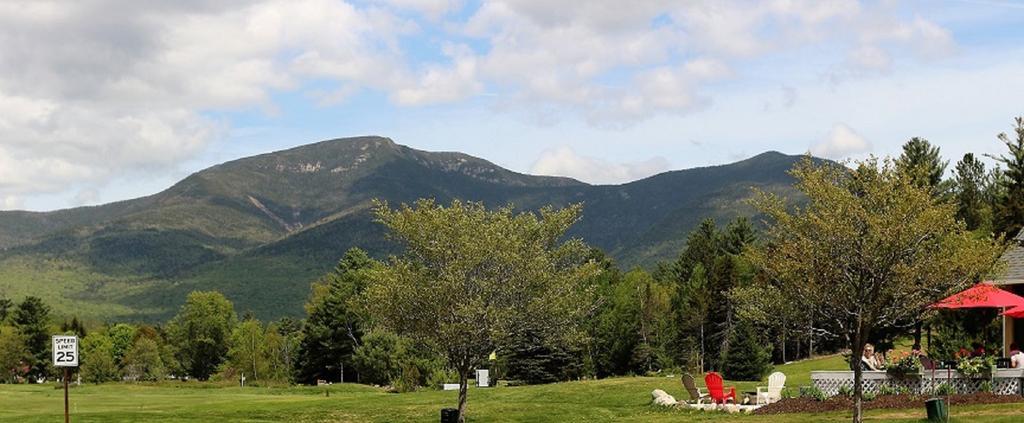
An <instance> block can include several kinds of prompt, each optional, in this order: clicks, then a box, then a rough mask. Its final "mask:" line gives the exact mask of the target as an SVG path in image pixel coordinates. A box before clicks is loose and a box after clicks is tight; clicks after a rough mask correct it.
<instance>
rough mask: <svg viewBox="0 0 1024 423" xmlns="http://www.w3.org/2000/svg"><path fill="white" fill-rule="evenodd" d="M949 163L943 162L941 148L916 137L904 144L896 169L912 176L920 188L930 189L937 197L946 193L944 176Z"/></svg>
mask: <svg viewBox="0 0 1024 423" xmlns="http://www.w3.org/2000/svg"><path fill="white" fill-rule="evenodd" d="M948 164H949V162H944V161H942V156H941V155H940V154H939V147H937V146H934V145H932V144H931V143H930V142H928V140H926V139H924V138H918V137H914V138H911V139H910V141H907V143H906V144H903V154H902V155H900V157H899V158H898V159H896V168H897V169H898V170H899V171H900V172H903V173H906V174H908V175H910V176H911V178H912V179H913V180H914V182H915V183H917V185H918V186H920V187H928V188H930V189H931V190H932V194H933V195H935V196H938V195H941V194H942V193H944V192H946V188H945V187H944V186H943V184H942V175H943V174H944V173H945V172H946V166H947V165H948Z"/></svg>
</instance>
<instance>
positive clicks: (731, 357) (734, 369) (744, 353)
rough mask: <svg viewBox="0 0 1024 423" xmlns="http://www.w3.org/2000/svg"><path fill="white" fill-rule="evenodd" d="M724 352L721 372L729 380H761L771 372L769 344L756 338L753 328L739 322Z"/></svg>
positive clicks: (748, 323)
mask: <svg viewBox="0 0 1024 423" xmlns="http://www.w3.org/2000/svg"><path fill="white" fill-rule="evenodd" d="M730 338H731V340H730V342H729V349H728V350H726V351H725V356H724V358H725V360H724V363H723V366H722V372H723V373H724V374H725V378H726V379H729V380H761V379H762V378H763V377H764V376H765V375H767V374H768V372H770V371H771V370H772V362H771V359H772V353H771V347H770V345H771V344H770V343H768V342H764V341H763V340H762V339H760V338H759V337H758V333H757V331H755V330H754V326H753V325H752V324H751V323H750V322H748V321H746V320H741V321H739V323H738V324H737V326H736V330H735V331H733V333H732V336H730Z"/></svg>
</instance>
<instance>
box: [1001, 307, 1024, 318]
mask: <svg viewBox="0 0 1024 423" xmlns="http://www.w3.org/2000/svg"><path fill="white" fill-rule="evenodd" d="M1003 316H1007V317H1012V318H1014V319H1024V306H1017V307H1014V308H1011V309H1009V310H1006V312H1005V313H1003Z"/></svg>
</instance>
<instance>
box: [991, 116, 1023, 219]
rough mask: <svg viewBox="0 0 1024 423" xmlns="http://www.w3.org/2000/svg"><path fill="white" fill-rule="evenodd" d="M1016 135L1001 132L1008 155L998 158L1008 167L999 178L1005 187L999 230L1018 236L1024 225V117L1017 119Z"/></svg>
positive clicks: (997, 215)
mask: <svg viewBox="0 0 1024 423" xmlns="http://www.w3.org/2000/svg"><path fill="white" fill-rule="evenodd" d="M1013 129H1014V135H1013V136H1010V135H1006V134H1005V133H1002V134H999V140H1000V141H1002V142H1003V144H1005V145H1006V148H1007V149H1008V150H1009V152H1008V154H1006V155H1002V156H995V157H994V158H995V159H996V160H997V161H999V162H1000V163H1002V164H1004V165H1005V166H1006V170H1005V171H1003V172H1002V174H1001V175H1000V176H1001V177H1000V178H999V179H998V181H999V183H1000V185H1001V187H1002V190H1001V195H999V200H998V202H997V203H996V209H995V226H996V233H998V234H1001V235H1005V236H1006V237H1007V238H1012V237H1015V236H1017V233H1018V232H1020V229H1021V228H1022V227H1024V116H1021V117H1017V118H1016V119H1014V128H1013Z"/></svg>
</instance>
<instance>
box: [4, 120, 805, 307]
mask: <svg viewBox="0 0 1024 423" xmlns="http://www.w3.org/2000/svg"><path fill="white" fill-rule="evenodd" d="M799 159H800V157H798V156H787V155H783V154H780V153H775V152H769V153H764V154H761V155H758V156H755V157H753V158H750V159H747V160H744V161H740V162H737V163H733V164H729V165H723V166H714V167H705V168H697V169H688V170H680V171H673V172H666V173H662V174H659V175H655V176H652V177H650V178H646V179H642V180H639V181H635V182H630V183H627V184H622V185H589V184H585V183H582V182H579V181H576V180H573V179H569V178H559V177H547V176H533V175H525V174H521V173H517V172H513V171H510V170H507V169H504V168H502V167H500V166H497V165H495V164H493V163H490V162H488V161H486V160H483V159H480V158H476V157H472V156H468V155H465V154H461V153H449V152H425V151H419V150H415V149H412V148H409V147H405V146H402V145H398V144H396V143H394V142H393V141H391V140H390V139H387V138H381V137H359V138H346V139H336V140H330V141H324V142H319V143H315V144H309V145H305V146H301V147H297V148H293V149H290V150H285V151H279V152H274V153H268V154H262V155H258V156H254V157H248V158H243V159H239V160H235V161H231V162H227V163H223V164H220V165H217V166H213V167H211V168H208V169H205V170H203V171H200V172H197V173H195V174H193V175H191V176H189V177H187V178H185V179H184V180H182V181H180V182H179V183H177V184H175V185H174V186H172V187H170V188H168V189H167V190H165V191H163V192H160V193H158V194H154V195H151V196H148V197H143V198H138V199H133V200H128V201H122V202H117V203H111V204H106V205H102V206H95V207H80V208H74V209H67V210H60V211H54V212H45V213H38V212H21V211H7V212H0V294H5V295H7V296H12V297H19V296H23V295H28V294H35V295H45V296H48V297H50V298H53V299H54V300H53V302H54V303H55V304H57V305H58V306H62V305H66V306H68V308H69V309H71V310H76V311H74V313H77V314H80V315H83V316H91V317H95V318H106V317H118V318H136V319H139V320H149V319H158V318H162V317H165V316H167V315H168V314H171V313H173V312H174V310H175V309H176V307H177V306H178V305H179V304H180V303H181V302H182V301H183V299H184V295H185V293H187V292H188V291H191V290H195V289H204V290H206V289H216V290H220V291H222V292H225V293H226V294H227V295H228V296H229V297H230V298H231V299H232V300H234V301H235V302H236V305H237V308H238V310H239V311H246V310H252V311H254V312H255V313H256V314H257V315H258V316H260V317H264V318H273V317H279V316H282V315H296V314H299V313H301V310H302V307H301V306H302V303H303V301H304V299H305V298H306V296H307V295H308V288H309V284H310V282H311V281H312V280H313V279H315V278H316V277H317V276H319V275H320V274H322V273H323V272H325V271H326V270H328V269H329V268H331V267H332V266H333V265H334V264H335V262H336V261H337V259H338V258H339V257H340V256H341V255H342V254H343V253H344V251H345V250H346V249H348V248H349V247H353V246H358V247H361V248H363V249H366V250H367V251H369V252H370V253H371V254H373V255H375V256H378V257H382V256H384V255H386V254H388V253H391V252H395V251H396V246H394V245H392V244H390V243H389V242H388V241H387V240H386V238H385V236H384V232H383V228H381V227H380V225H378V224H376V223H374V222H373V219H372V216H371V215H370V213H369V206H370V203H371V201H372V200H373V199H375V198H378V199H382V200H386V201H388V202H389V203H391V204H392V205H398V204H400V203H409V202H412V201H415V200H416V199H417V198H422V197H431V198H434V199H436V200H437V201H439V202H441V203H446V202H449V201H451V200H452V199H456V198H458V199H464V200H472V201H483V202H484V203H486V204H487V205H494V206H497V205H504V204H509V203H512V204H514V205H515V206H516V207H517V208H519V209H522V210H535V209H537V208H539V207H542V206H544V205H548V204H551V205H555V206H564V205H567V204H571V203H577V202H582V203H584V214H583V219H582V221H581V222H580V223H578V224H577V225H576V226H575V227H574V228H573V229H572V231H571V235H572V236H578V237H581V238H583V239H584V240H585V241H587V242H588V243H590V244H591V245H593V246H595V247H599V248H601V249H603V250H604V251H606V252H607V253H608V254H609V255H611V256H612V257H614V258H615V259H616V260H617V261H618V262H619V263H620V264H622V265H623V266H624V267H631V266H636V265H640V266H650V265H653V264H654V263H656V262H657V261H658V260H664V259H669V258H671V257H673V256H674V255H675V254H676V253H677V252H678V250H679V249H680V248H681V247H682V243H683V242H684V240H685V236H686V233H687V232H688V231H689V230H690V229H691V228H693V227H694V226H695V225H696V224H697V223H698V222H699V221H700V220H702V219H704V218H706V217H713V218H716V219H718V220H719V221H723V222H724V221H725V220H727V219H732V218H734V217H736V216H740V215H747V216H750V215H752V213H753V210H752V208H751V207H750V206H749V204H747V202H746V200H747V199H749V198H750V197H751V196H752V194H753V188H759V189H763V190H767V191H773V192H778V193H782V194H793V193H794V191H793V189H792V186H791V185H792V182H793V181H792V178H791V177H790V176H789V175H788V173H787V171H788V170H789V169H790V168H791V167H792V166H793V164H794V163H796V162H797V161H798V160H799Z"/></svg>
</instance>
